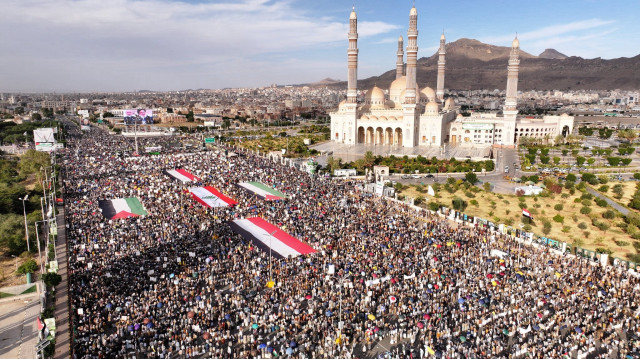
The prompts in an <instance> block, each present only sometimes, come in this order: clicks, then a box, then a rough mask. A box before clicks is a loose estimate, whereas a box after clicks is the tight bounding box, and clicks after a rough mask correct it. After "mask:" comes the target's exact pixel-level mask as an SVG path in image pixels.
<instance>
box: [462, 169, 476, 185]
mask: <svg viewBox="0 0 640 359" xmlns="http://www.w3.org/2000/svg"><path fill="white" fill-rule="evenodd" d="M464 178H465V179H466V180H467V182H469V183H471V184H476V182H478V176H477V175H476V174H475V173H473V172H467V173H466V174H465V175H464Z"/></svg>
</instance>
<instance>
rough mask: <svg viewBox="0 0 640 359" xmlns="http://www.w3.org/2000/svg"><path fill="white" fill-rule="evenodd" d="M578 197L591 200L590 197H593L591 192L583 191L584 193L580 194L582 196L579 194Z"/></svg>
mask: <svg viewBox="0 0 640 359" xmlns="http://www.w3.org/2000/svg"><path fill="white" fill-rule="evenodd" d="M580 199H589V200H591V199H593V195H592V194H591V193H587V192H585V193H583V194H582V196H580Z"/></svg>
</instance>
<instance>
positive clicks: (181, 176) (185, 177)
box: [164, 169, 198, 182]
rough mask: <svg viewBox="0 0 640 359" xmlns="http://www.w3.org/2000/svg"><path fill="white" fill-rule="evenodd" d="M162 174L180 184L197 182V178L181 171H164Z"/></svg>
mask: <svg viewBox="0 0 640 359" xmlns="http://www.w3.org/2000/svg"><path fill="white" fill-rule="evenodd" d="M164 173H165V174H167V175H169V176H171V177H173V178H175V179H177V180H180V181H182V182H195V181H197V180H198V177H196V176H194V175H192V174H191V173H189V172H187V171H185V170H183V169H176V170H165V171H164Z"/></svg>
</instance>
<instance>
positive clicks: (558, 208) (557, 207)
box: [553, 203, 564, 211]
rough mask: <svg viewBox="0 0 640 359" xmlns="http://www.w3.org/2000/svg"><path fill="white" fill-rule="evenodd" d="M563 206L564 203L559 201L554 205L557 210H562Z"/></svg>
mask: <svg viewBox="0 0 640 359" xmlns="http://www.w3.org/2000/svg"><path fill="white" fill-rule="evenodd" d="M563 208H564V206H563V205H562V203H558V204H556V205H555V206H553V209H555V210H556V211H562V209H563Z"/></svg>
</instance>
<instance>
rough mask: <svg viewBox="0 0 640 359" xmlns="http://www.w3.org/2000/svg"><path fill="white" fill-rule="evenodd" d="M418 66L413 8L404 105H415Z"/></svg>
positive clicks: (410, 22) (416, 28)
mask: <svg viewBox="0 0 640 359" xmlns="http://www.w3.org/2000/svg"><path fill="white" fill-rule="evenodd" d="M417 66H418V10H416V8H415V6H414V7H412V8H411V12H409V31H407V89H406V91H405V103H407V104H415V103H416V91H417V90H416V87H417V85H416V69H417Z"/></svg>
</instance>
